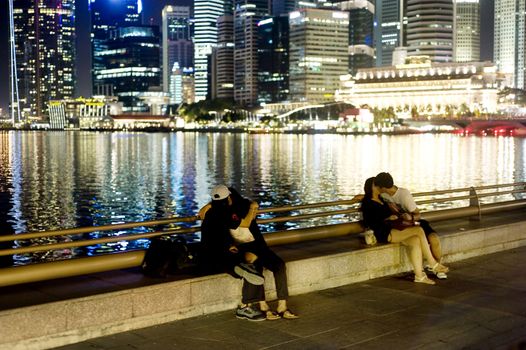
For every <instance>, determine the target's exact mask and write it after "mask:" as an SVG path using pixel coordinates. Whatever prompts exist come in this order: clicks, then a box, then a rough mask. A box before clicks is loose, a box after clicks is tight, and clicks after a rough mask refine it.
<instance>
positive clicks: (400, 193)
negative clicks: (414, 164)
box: [396, 187, 411, 196]
mask: <svg viewBox="0 0 526 350" xmlns="http://www.w3.org/2000/svg"><path fill="white" fill-rule="evenodd" d="M396 195H397V196H408V195H409V196H411V191H409V190H408V189H407V188H404V187H398V190H397V191H396Z"/></svg>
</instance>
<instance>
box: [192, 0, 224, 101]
mask: <svg viewBox="0 0 526 350" xmlns="http://www.w3.org/2000/svg"><path fill="white" fill-rule="evenodd" d="M231 13H232V2H231V1H230V0H228V1H227V0H195V1H194V90H195V96H194V97H195V100H196V101H201V100H204V99H206V98H207V95H208V93H209V91H208V80H209V77H208V70H209V67H208V61H209V57H208V56H210V55H211V54H212V48H213V47H215V46H216V45H217V18H218V17H220V16H222V15H224V14H231Z"/></svg>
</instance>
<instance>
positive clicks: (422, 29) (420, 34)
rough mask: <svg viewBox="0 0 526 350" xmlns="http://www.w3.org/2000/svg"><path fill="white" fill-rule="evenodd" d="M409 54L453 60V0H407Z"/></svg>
mask: <svg viewBox="0 0 526 350" xmlns="http://www.w3.org/2000/svg"><path fill="white" fill-rule="evenodd" d="M406 4H407V9H406V14H407V30H406V35H407V37H406V40H407V54H408V55H409V56H428V57H429V58H430V59H431V61H432V62H451V61H453V40H454V38H453V24H454V23H453V22H454V16H453V12H454V8H453V0H406Z"/></svg>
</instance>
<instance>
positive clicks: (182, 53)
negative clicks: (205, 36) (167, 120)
mask: <svg viewBox="0 0 526 350" xmlns="http://www.w3.org/2000/svg"><path fill="white" fill-rule="evenodd" d="M192 38H193V24H192V19H191V12H190V7H188V6H165V7H164V8H163V10H162V45H161V46H162V51H163V64H162V67H163V89H164V91H165V92H169V91H170V76H171V74H172V71H173V69H174V64H175V63H177V65H178V69H181V70H183V69H184V70H186V71H188V70H193V67H194V44H193V42H192Z"/></svg>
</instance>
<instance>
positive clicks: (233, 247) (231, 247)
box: [228, 245, 239, 254]
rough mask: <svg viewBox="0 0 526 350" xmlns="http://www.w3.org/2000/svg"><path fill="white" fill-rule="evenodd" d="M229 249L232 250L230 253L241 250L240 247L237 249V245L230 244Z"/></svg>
mask: <svg viewBox="0 0 526 350" xmlns="http://www.w3.org/2000/svg"><path fill="white" fill-rule="evenodd" d="M228 250H229V251H230V253H234V254H236V253H238V252H239V249H237V247H236V246H235V245H233V246H230V248H228Z"/></svg>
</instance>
